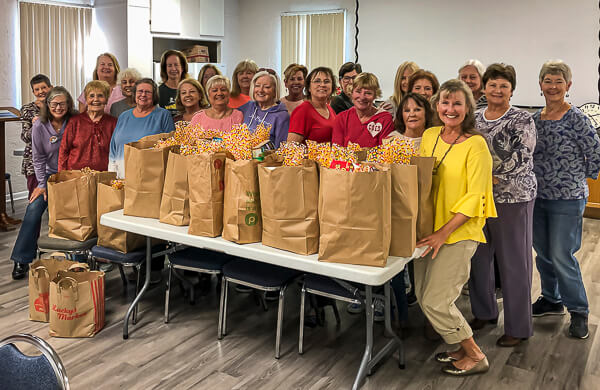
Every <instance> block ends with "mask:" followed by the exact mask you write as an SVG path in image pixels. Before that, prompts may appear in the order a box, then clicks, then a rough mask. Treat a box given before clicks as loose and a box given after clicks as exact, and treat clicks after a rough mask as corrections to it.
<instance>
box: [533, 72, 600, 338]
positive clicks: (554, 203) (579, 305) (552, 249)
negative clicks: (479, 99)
mask: <svg viewBox="0 0 600 390" xmlns="http://www.w3.org/2000/svg"><path fill="white" fill-rule="evenodd" d="M539 82H540V88H541V90H542V95H543V96H544V98H545V99H546V106H545V107H544V108H542V109H541V110H540V111H538V112H536V113H535V114H533V120H534V122H535V127H536V130H537V144H536V147H535V152H534V154H533V171H534V172H535V176H536V178H537V183H538V191H537V198H536V200H535V206H534V208H533V248H534V249H535V252H536V255H537V256H536V259H535V261H536V265H537V269H538V271H539V273H540V281H541V284H542V295H541V296H540V297H539V298H538V300H537V301H536V302H535V303H534V304H533V306H532V311H533V316H534V317H541V316H545V315H562V314H564V306H566V307H567V310H568V311H569V313H570V314H571V325H570V326H569V335H570V336H571V337H575V338H581V339H585V338H587V337H588V335H589V332H588V323H587V319H588V314H589V304H588V300H587V295H586V292H585V286H584V285H583V280H582V278H581V270H580V269H579V262H578V261H577V259H576V258H575V252H577V251H578V250H579V248H580V247H581V230H582V223H583V211H584V209H585V204H586V199H587V197H588V195H589V189H588V186H587V182H586V178H591V179H595V178H597V177H598V171H600V139H599V138H598V134H597V133H596V130H595V129H594V127H593V126H592V124H591V122H590V119H589V118H588V117H587V116H586V115H585V114H584V113H583V112H581V110H579V109H578V108H577V107H575V106H572V105H571V104H569V103H568V102H566V101H565V96H567V97H568V96H569V95H568V92H569V88H571V69H570V68H569V66H568V65H567V64H565V63H564V62H562V61H548V62H546V63H545V64H544V65H543V66H542V69H541V70H540V77H539Z"/></svg>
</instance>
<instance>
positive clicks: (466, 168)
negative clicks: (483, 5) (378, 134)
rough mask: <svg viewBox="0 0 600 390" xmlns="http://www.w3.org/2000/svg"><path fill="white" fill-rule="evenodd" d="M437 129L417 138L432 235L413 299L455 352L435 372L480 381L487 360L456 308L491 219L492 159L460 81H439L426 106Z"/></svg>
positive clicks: (427, 239) (442, 359)
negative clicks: (428, 169) (426, 159)
mask: <svg viewBox="0 0 600 390" xmlns="http://www.w3.org/2000/svg"><path fill="white" fill-rule="evenodd" d="M432 106H433V107H434V108H435V109H436V110H437V114H438V116H439V119H440V121H441V123H443V126H439V127H432V128H429V129H427V130H426V131H425V133H423V140H422V142H421V155H422V156H433V157H436V163H435V168H434V174H433V195H434V197H433V199H434V214H435V217H434V233H433V234H431V235H430V236H428V237H425V238H424V239H422V240H421V241H419V242H418V244H417V246H419V247H427V250H426V251H425V254H424V255H423V258H422V259H417V260H415V285H416V286H415V293H416V295H417V299H418V301H419V304H420V305H421V308H422V310H423V313H424V314H425V316H426V317H427V319H428V320H429V321H430V322H431V324H432V325H433V328H434V329H435V330H436V332H438V333H439V334H440V335H441V336H442V337H443V338H444V341H445V342H446V343H448V344H460V349H458V350H456V351H453V352H443V353H440V354H437V355H436V357H435V359H436V360H437V361H438V362H440V363H449V364H448V365H447V366H445V367H444V368H443V369H442V371H443V372H445V373H447V374H450V375H456V376H464V375H471V374H476V373H483V372H486V371H487V370H488V369H489V364H488V361H487V358H486V357H485V355H484V354H483V352H481V349H479V347H478V346H477V344H476V343H475V340H473V331H472V330H471V328H470V327H469V324H468V323H467V321H466V320H465V318H464V317H463V315H462V314H461V312H460V311H459V310H458V308H457V307H456V305H455V302H456V300H457V299H458V297H459V296H460V293H461V289H462V286H463V285H464V284H465V283H466V282H467V280H468V279H469V271H470V266H471V257H472V256H473V254H474V253H475V249H476V248H477V245H478V243H479V242H485V236H484V234H483V230H482V229H483V226H484V224H485V220H486V218H488V217H495V216H496V208H495V205H494V197H493V193H492V157H491V155H490V152H489V150H488V146H487V144H486V141H485V139H484V138H483V137H482V136H481V135H479V134H478V133H477V132H476V131H475V116H474V111H475V101H474V99H473V94H472V93H471V90H470V89H469V87H468V86H467V85H466V84H465V83H464V82H462V81H459V80H449V81H446V82H445V83H444V84H443V85H442V86H441V87H440V90H439V91H438V93H437V94H436V95H435V96H434V97H433V98H432Z"/></svg>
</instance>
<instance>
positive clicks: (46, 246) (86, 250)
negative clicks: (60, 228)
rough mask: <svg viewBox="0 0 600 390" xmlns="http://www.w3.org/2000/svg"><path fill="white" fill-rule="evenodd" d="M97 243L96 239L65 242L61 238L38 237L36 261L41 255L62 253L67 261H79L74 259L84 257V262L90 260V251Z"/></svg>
mask: <svg viewBox="0 0 600 390" xmlns="http://www.w3.org/2000/svg"><path fill="white" fill-rule="evenodd" d="M97 241H98V238H97V237H92V238H90V239H88V240H85V241H75V240H66V239H62V238H52V237H48V235H45V236H40V238H38V241H37V245H38V256H37V257H38V259H39V258H40V256H41V254H42V253H48V252H62V253H64V254H65V255H66V256H67V258H68V259H71V260H81V259H76V258H75V256H76V255H82V256H85V259H86V261H89V259H90V249H92V247H93V246H94V245H96V242H97Z"/></svg>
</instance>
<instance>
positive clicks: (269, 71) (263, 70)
mask: <svg viewBox="0 0 600 390" xmlns="http://www.w3.org/2000/svg"><path fill="white" fill-rule="evenodd" d="M258 71H259V72H267V73H268V74H272V75H273V76H277V72H275V71H274V70H273V69H271V68H259V69H258Z"/></svg>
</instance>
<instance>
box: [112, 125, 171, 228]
mask: <svg viewBox="0 0 600 390" xmlns="http://www.w3.org/2000/svg"><path fill="white" fill-rule="evenodd" d="M149 137H150V136H149ZM146 138H147V137H146ZM155 144H156V140H154V139H145V140H144V139H143V140H142V141H137V142H131V143H128V144H125V202H124V204H123V214H125V215H132V216H136V217H146V218H158V217H159V216H160V202H161V200H162V193H163V187H164V184H165V171H166V169H167V160H168V157H169V151H170V149H171V147H164V148H155V147H154V146H155Z"/></svg>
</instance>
